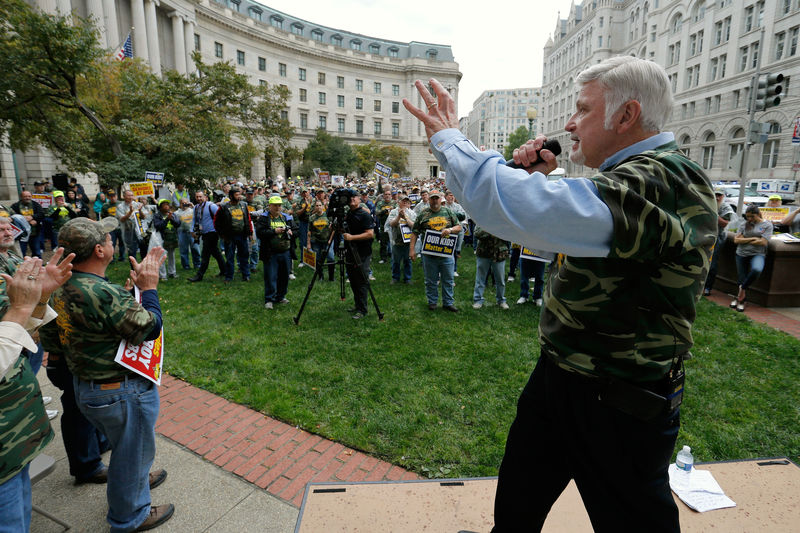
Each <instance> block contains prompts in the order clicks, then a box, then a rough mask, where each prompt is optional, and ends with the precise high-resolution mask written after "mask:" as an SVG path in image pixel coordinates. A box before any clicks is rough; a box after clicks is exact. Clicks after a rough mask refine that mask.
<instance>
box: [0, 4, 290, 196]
mask: <svg viewBox="0 0 800 533" xmlns="http://www.w3.org/2000/svg"><path fill="white" fill-rule="evenodd" d="M0 17H1V18H0V23H3V24H7V25H8V27H11V28H14V31H13V32H8V33H6V34H4V35H3V36H2V37H0V68H3V71H4V72H11V73H13V75H10V76H5V77H4V78H3V79H2V80H0V89H2V90H0V93H2V95H3V96H2V97H0V98H2V99H0V127H2V128H4V129H8V131H9V141H10V143H11V146H13V147H15V148H28V147H30V146H33V145H36V144H43V145H45V146H47V147H48V148H50V149H51V150H52V151H53V153H54V154H55V155H56V156H57V157H58V158H59V159H60V160H61V161H63V162H64V163H65V164H66V165H67V167H68V168H69V169H70V170H73V171H78V172H89V171H91V172H95V173H97V175H98V176H99V178H100V181H101V182H103V183H107V184H109V185H115V186H116V185H119V184H120V183H122V182H125V181H130V180H141V179H142V178H143V177H144V173H145V172H146V171H148V170H153V171H160V172H164V173H165V174H166V177H167V179H168V180H171V181H174V182H176V183H185V184H188V185H200V184H202V183H204V182H205V181H215V180H217V179H219V178H220V177H221V176H239V175H247V174H249V169H250V165H251V160H252V158H253V157H255V156H256V155H257V154H258V153H259V152H262V153H264V154H265V155H266V157H267V158H268V159H269V160H271V159H272V158H274V157H279V156H281V155H282V154H284V153H285V152H286V151H287V148H288V143H289V139H291V137H292V135H293V129H292V128H291V126H290V125H289V123H288V120H286V119H282V118H281V110H283V109H284V108H285V107H286V101H287V99H288V98H289V92H288V90H287V89H285V88H282V87H280V86H260V85H259V86H254V85H252V84H251V83H250V81H249V78H248V76H246V75H244V74H239V73H237V72H236V69H235V67H234V66H233V65H232V64H230V63H227V62H217V63H213V64H210V65H207V64H204V63H203V62H202V60H201V59H200V56H199V54H195V55H194V60H195V65H196V69H197V74H195V75H191V76H183V75H180V74H178V73H177V72H175V71H165V72H163V73H162V75H161V76H160V77H159V76H156V75H155V74H153V73H152V72H151V71H150V70H149V68H148V67H147V66H146V65H145V64H143V63H142V62H140V61H138V60H125V61H122V62H119V61H116V60H113V59H111V58H109V57H108V56H107V54H106V51H105V50H103V49H102V48H100V46H99V45H98V43H97V34H96V31H95V29H94V28H93V27H92V26H91V24H90V23H89V22H88V21H86V20H82V19H78V18H75V17H73V18H72V19H71V20H72V22H70V21H69V20H68V19H65V18H63V17H57V16H50V15H45V14H42V13H40V12H38V11H33V10H32V9H30V8H29V7H28V6H27V5H25V4H24V3H22V2H21V1H20V0H13V1H12V2H10V3H9V4H7V5H4V6H3V8H2V10H0ZM53 44H55V45H56V46H53Z"/></svg>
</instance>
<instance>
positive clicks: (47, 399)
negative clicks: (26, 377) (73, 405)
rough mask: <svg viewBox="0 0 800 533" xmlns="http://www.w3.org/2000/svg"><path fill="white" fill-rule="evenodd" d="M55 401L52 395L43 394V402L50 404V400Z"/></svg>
mask: <svg viewBox="0 0 800 533" xmlns="http://www.w3.org/2000/svg"><path fill="white" fill-rule="evenodd" d="M52 401H53V397H52V396H42V403H43V404H45V405H48V404H49V403H50V402H52Z"/></svg>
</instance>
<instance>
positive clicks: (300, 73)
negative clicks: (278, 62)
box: [297, 67, 306, 81]
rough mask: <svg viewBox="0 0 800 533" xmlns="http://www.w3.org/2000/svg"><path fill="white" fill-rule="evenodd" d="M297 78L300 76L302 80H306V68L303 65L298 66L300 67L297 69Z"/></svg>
mask: <svg viewBox="0 0 800 533" xmlns="http://www.w3.org/2000/svg"><path fill="white" fill-rule="evenodd" d="M297 78H298V79H299V80H300V81H306V69H304V68H302V67H301V68H298V69H297Z"/></svg>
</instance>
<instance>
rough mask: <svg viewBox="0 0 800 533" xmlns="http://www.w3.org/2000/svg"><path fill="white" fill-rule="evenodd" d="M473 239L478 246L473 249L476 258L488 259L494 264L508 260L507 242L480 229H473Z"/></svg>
mask: <svg viewBox="0 0 800 533" xmlns="http://www.w3.org/2000/svg"><path fill="white" fill-rule="evenodd" d="M473 237H474V238H475V239H477V241H478V246H477V247H476V248H475V255H476V256H477V257H483V258H488V259H491V260H492V261H494V262H495V263H499V262H500V261H505V260H506V259H508V241H504V240H503V239H501V238H500V237H495V236H494V235H492V234H491V233H488V232H486V231H483V229H482V228H480V227H476V228H475V234H474V235H473Z"/></svg>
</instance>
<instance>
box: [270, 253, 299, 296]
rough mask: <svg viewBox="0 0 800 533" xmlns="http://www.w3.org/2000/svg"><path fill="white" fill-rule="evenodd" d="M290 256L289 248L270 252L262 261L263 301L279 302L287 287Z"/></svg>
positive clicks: (290, 264) (290, 262)
mask: <svg viewBox="0 0 800 533" xmlns="http://www.w3.org/2000/svg"><path fill="white" fill-rule="evenodd" d="M291 269H292V258H291V255H289V250H286V251H285V252H278V253H275V252H273V253H271V254H270V256H269V258H267V259H266V260H265V261H264V302H265V303H266V302H280V301H281V300H283V299H284V298H285V297H286V291H287V290H288V288H289V272H290V271H291Z"/></svg>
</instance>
